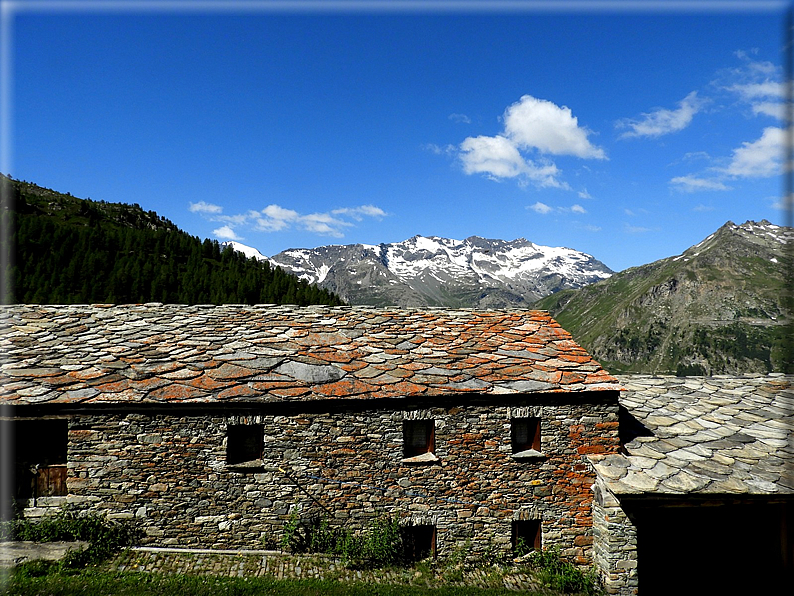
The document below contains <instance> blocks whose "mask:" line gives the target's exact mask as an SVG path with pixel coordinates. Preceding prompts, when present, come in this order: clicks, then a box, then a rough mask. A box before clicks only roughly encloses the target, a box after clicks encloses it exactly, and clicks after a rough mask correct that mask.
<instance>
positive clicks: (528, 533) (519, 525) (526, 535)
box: [511, 519, 541, 555]
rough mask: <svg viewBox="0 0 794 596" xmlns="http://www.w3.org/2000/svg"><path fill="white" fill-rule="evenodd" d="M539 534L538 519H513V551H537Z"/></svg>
mask: <svg viewBox="0 0 794 596" xmlns="http://www.w3.org/2000/svg"><path fill="white" fill-rule="evenodd" d="M540 535H541V531H540V520H539V519H527V520H514V521H513V528H512V537H511V543H512V545H513V552H515V553H517V554H519V555H524V554H526V553H528V552H531V551H533V550H534V551H539V550H540V547H541V544H540Z"/></svg>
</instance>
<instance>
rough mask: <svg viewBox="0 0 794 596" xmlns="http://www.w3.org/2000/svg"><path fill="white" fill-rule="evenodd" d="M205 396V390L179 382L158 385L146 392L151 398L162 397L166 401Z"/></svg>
mask: <svg viewBox="0 0 794 596" xmlns="http://www.w3.org/2000/svg"><path fill="white" fill-rule="evenodd" d="M206 396H207V394H206V392H205V391H202V390H200V389H196V388H195V387H190V386H187V385H182V384H180V383H173V384H171V385H166V386H165V387H160V388H158V389H155V390H153V391H150V392H149V394H148V397H149V398H151V399H162V400H166V401H183V400H189V399H196V398H199V397H206Z"/></svg>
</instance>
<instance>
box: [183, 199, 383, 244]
mask: <svg viewBox="0 0 794 596" xmlns="http://www.w3.org/2000/svg"><path fill="white" fill-rule="evenodd" d="M207 207H208V206H207V205H206V204H205V205H204V206H203V207H199V208H195V209H192V210H194V211H196V212H198V213H201V214H202V215H203V216H204V217H205V218H206V219H208V220H209V221H216V222H221V223H223V224H224V225H223V226H221V227H219V228H217V229H215V230H213V232H212V233H213V235H215V236H217V237H219V238H225V239H227V240H240V239H241V238H240V236H238V234H237V232H236V229H237V228H248V229H252V230H254V231H257V232H278V231H280V230H287V229H290V228H298V229H301V230H305V231H308V232H312V233H315V234H321V235H323V236H333V237H335V238H341V237H343V236H344V233H343V230H344V229H345V228H349V227H352V226H353V225H354V223H353V222H352V221H350V220H354V221H362V220H363V219H364V217H372V218H375V219H382V218H383V217H385V216H386V215H387V213H386V212H385V211H384V210H383V209H381V208H380V207H376V206H375V205H360V206H358V207H345V208H341V209H334V210H333V211H330V212H327V213H310V214H308V215H303V214H301V213H299V212H297V211H295V210H294V209H287V208H285V207H282V206H281V205H276V204H271V205H268V206H267V207H265V208H264V209H262V210H260V211H255V210H249V211H247V212H246V213H238V214H236V215H222V214H221V211H222V209H221V208H220V207H217V206H209V207H217V208H207Z"/></svg>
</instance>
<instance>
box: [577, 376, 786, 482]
mask: <svg viewBox="0 0 794 596" xmlns="http://www.w3.org/2000/svg"><path fill="white" fill-rule="evenodd" d="M618 380H619V381H620V382H621V383H622V384H623V385H624V387H625V388H626V389H627V390H626V391H625V392H623V394H622V395H621V397H620V402H621V405H623V407H625V408H626V410H627V411H628V413H629V414H630V415H631V416H633V417H634V418H635V419H636V420H637V421H638V422H639V423H640V424H641V425H642V426H644V427H645V429H646V430H647V431H648V433H649V434H648V435H642V434H640V435H639V436H636V437H634V438H632V439H631V440H629V441H628V442H627V443H626V444H625V450H626V454H625V455H610V456H607V457H602V456H597V455H596V456H591V458H590V459H591V461H592V462H593V464H594V466H595V468H596V472H597V474H598V476H599V478H600V482H602V483H603V484H604V485H605V486H606V488H608V489H609V490H610V491H611V492H613V493H614V494H616V495H622V494H623V495H637V494H659V493H661V494H691V493H703V494H733V495H736V494H794V482H792V475H791V472H790V470H791V469H794V408H792V405H794V403H793V402H792V397H794V376H792V375H783V374H770V375H745V376H741V377H727V376H724V375H723V376H715V377H684V378H680V377H667V376H664V377H654V376H648V375H626V376H619V377H618Z"/></svg>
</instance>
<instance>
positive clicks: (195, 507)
mask: <svg viewBox="0 0 794 596" xmlns="http://www.w3.org/2000/svg"><path fill="white" fill-rule="evenodd" d="M596 398H597V399H596ZM493 399H494V398H493V397H490V398H489V401H490V403H485V402H477V401H469V402H468V403H466V404H465V405H452V404H442V405H440V406H439V407H433V408H422V407H419V405H420V404H410V403H408V402H404V401H402V402H398V403H397V405H399V406H400V407H399V408H398V407H394V406H395V404H394V403H392V404H391V406H390V407H388V408H386V407H383V408H381V409H368V408H371V404H367V403H363V402H357V403H356V402H352V401H341V400H340V401H338V402H333V403H328V404H324V405H321V406H314V411H306V410H304V411H288V410H285V409H284V408H283V407H281V406H277V405H269V406H268V405H262V406H258V407H256V408H248V409H239V408H238V409H227V410H224V411H215V412H206V411H205V412H203V413H202V412H200V411H196V410H184V411H179V410H175V409H174V408H173V407H171V408H169V409H167V410H162V411H160V412H151V411H146V410H139V411H138V412H137V413H123V412H118V411H116V412H115V413H112V412H107V413H99V412H93V413H92V412H86V411H84V412H81V413H73V414H70V415H69V416H68V417H69V431H68V433H69V446H68V470H69V474H68V479H67V485H68V490H69V497H68V500H69V502H71V503H76V504H78V505H79V506H81V507H83V508H85V509H88V510H91V511H95V512H100V513H102V514H105V515H107V516H108V517H109V518H111V519H124V518H129V519H135V520H137V521H138V522H139V523H140V524H141V526H142V527H143V529H144V531H145V533H146V539H145V544H149V545H159V546H183V547H203V548H262V547H263V546H273V545H274V544H275V543H277V541H278V539H279V537H280V536H281V534H282V528H283V526H284V523H285V521H286V520H287V519H289V516H290V514H291V512H298V514H299V515H300V516H303V517H308V516H311V515H322V516H325V517H328V518H330V519H331V520H332V521H333V523H337V524H340V525H345V526H346V527H348V528H353V529H356V528H361V527H365V526H367V525H369V523H370V521H371V520H372V519H373V518H375V517H378V516H381V515H383V514H389V515H396V516H398V517H399V518H401V519H402V520H403V521H404V522H406V523H414V524H417V523H418V524H427V523H430V524H433V525H435V526H436V530H437V534H436V536H437V548H438V553H439V554H440V555H443V554H449V553H450V552H451V551H452V550H454V549H455V548H457V547H460V546H461V545H463V544H464V543H466V541H467V540H468V541H469V543H470V545H471V549H472V553H473V554H482V553H483V552H485V551H487V550H488V549H494V548H496V549H501V550H506V549H509V548H510V543H511V522H512V521H513V520H518V519H539V520H541V527H542V539H543V546H544V547H547V546H553V545H559V546H560V547H561V548H562V553H563V554H564V555H567V556H570V557H571V558H573V559H574V560H576V561H577V562H579V563H580V564H589V563H590V561H591V557H590V550H591V544H592V540H593V534H592V526H593V519H592V510H591V504H592V492H591V485H592V483H593V481H594V472H593V469H592V466H591V465H590V464H589V462H588V461H587V459H586V458H587V455H588V454H591V453H606V452H613V451H615V450H616V449H617V448H618V436H617V431H618V421H617V395H616V394H613V393H611V392H609V393H607V392H601V393H600V394H589V395H588V394H578V395H575V396H573V397H568V398H565V399H567V400H568V401H565V400H564V399H563V400H562V401H561V400H560V398H559V397H554V396H538V395H535V396H525V397H524V398H523V399H521V400H516V399H515V398H512V399H510V400H507V399H506V400H505V401H503V402H502V403H500V404H494V403H493ZM574 400H575V402H576V403H574ZM307 408H308V406H307ZM322 408H325V411H320V410H321V409H322ZM329 410H330V411H329ZM527 416H533V417H539V418H540V419H541V433H542V440H541V451H542V456H539V457H529V458H526V459H520V458H515V457H513V455H512V449H511V435H510V419H511V417H527ZM407 418H432V419H434V420H435V451H434V455H435V458H437V461H430V462H413V463H411V462H409V461H405V460H404V458H403V453H402V441H403V439H402V421H403V420H404V419H407ZM237 424H260V425H262V427H263V430H264V456H263V458H262V460H261V461H258V462H253V463H246V464H241V465H237V466H229V465H227V463H226V433H227V426H228V425H237Z"/></svg>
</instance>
